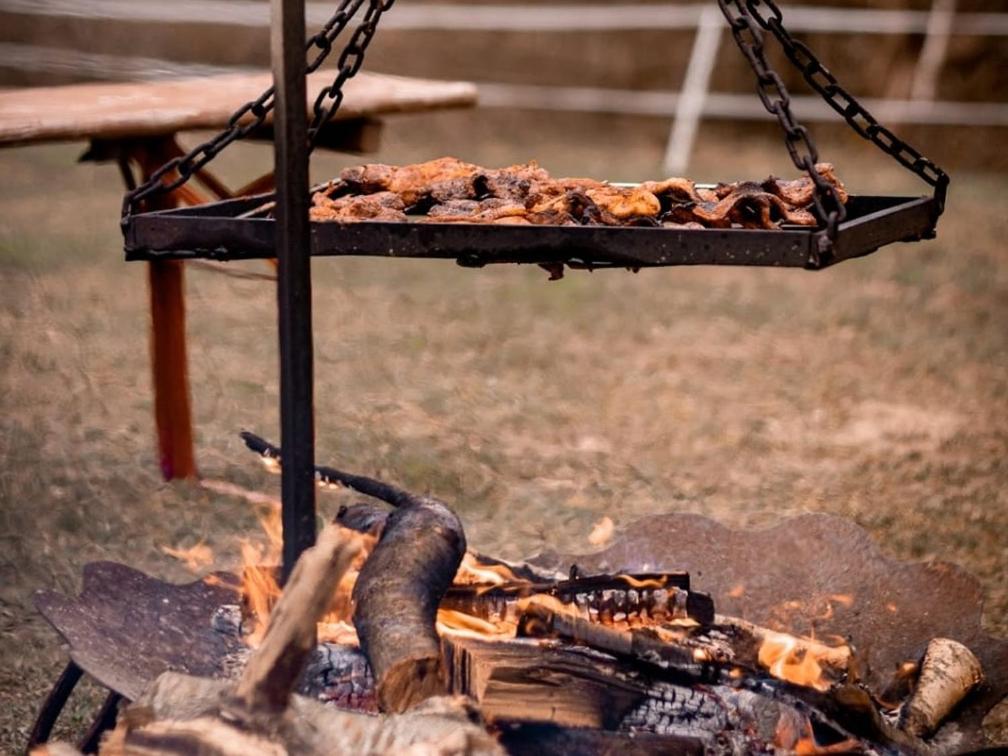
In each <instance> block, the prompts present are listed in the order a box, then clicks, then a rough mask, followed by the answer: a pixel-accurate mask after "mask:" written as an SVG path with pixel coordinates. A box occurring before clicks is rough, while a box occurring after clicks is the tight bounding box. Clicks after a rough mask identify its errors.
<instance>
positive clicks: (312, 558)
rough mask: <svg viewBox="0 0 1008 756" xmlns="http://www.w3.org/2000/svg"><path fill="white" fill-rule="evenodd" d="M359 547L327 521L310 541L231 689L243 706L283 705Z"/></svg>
mask: <svg viewBox="0 0 1008 756" xmlns="http://www.w3.org/2000/svg"><path fill="white" fill-rule="evenodd" d="M359 550H360V544H359V541H358V538H357V536H356V535H351V534H350V531H347V530H343V529H342V528H339V527H336V526H335V525H329V526H327V527H325V528H324V529H323V530H322V532H321V533H320V534H319V536H318V540H317V541H316V544H315V546H314V547H312V548H310V549H308V550H307V551H305V552H304V553H303V554H302V555H301V557H300V559H298V561H297V564H295V565H294V571H293V572H292V573H291V576H290V579H289V580H288V581H287V585H286V586H285V587H284V591H283V593H282V594H281V596H280V599H279V601H277V603H276V606H275V607H274V608H273V611H272V613H271V614H270V619H269V626H268V628H267V630H266V635H265V636H264V637H263V641H262V645H261V646H260V647H259V648H258V649H256V651H255V653H254V654H253V655H252V658H251V659H250V660H249V663H248V666H247V667H246V668H245V671H244V672H243V674H242V677H241V680H240V681H239V683H238V687H237V689H236V691H235V693H236V696H237V699H238V700H239V701H240V702H241V704H242V706H243V707H244V708H245V709H247V710H249V711H263V712H266V713H277V712H280V711H283V710H284V709H285V708H286V707H287V699H288V698H289V697H290V693H291V691H292V690H293V688H294V684H295V683H296V682H297V679H298V676H299V675H300V674H301V672H302V670H303V669H304V666H305V663H306V662H307V660H308V657H309V656H310V655H311V653H312V651H313V650H314V649H315V645H316V633H315V625H316V623H317V622H318V620H319V618H320V617H322V615H323V614H324V613H325V611H326V609H327V608H328V606H329V603H330V602H331V601H332V596H333V593H334V592H335V590H336V586H337V584H338V583H339V581H340V579H341V578H342V577H343V575H344V573H345V572H346V571H347V569H349V567H350V565H351V563H352V562H353V560H354V557H356V556H357V553H358V551H359Z"/></svg>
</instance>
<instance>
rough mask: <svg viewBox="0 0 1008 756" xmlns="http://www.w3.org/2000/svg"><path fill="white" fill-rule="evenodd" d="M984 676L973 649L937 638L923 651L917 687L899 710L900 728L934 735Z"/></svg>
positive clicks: (946, 639)
mask: <svg viewBox="0 0 1008 756" xmlns="http://www.w3.org/2000/svg"><path fill="white" fill-rule="evenodd" d="M983 679H984V676H983V669H982V667H981V666H980V662H979V660H978V659H977V658H976V656H974V655H973V652H972V651H970V650H969V649H968V648H966V646H964V645H963V644H962V643H959V642H958V641H954V640H951V639H949V638H935V639H934V640H932V641H931V642H930V643H928V647H927V650H926V651H925V652H924V658H923V660H922V661H921V664H920V675H919V677H918V678H917V687H916V688H915V689H914V692H913V694H912V695H911V696H910V699H909V700H908V701H907V702H906V703H905V704H904V705H903V708H902V710H901V711H900V720H899V724H900V727H901V728H903V729H904V730H905V731H907V732H909V733H911V734H913V735H916V736H917V737H928V736H930V735H932V734H933V733H934V732H935V731H936V730H937V729H938V727H939V725H941V723H942V722H943V721H944V720H945V717H947V716H948V715H949V714H950V713H951V712H952V710H953V709H955V707H956V706H958V705H959V703H960V702H961V701H962V700H963V699H964V698H965V697H966V696H967V695H968V694H969V692H970V691H972V690H973V689H974V688H975V687H976V686H978V685H979V684H980V683H981V682H982V681H983Z"/></svg>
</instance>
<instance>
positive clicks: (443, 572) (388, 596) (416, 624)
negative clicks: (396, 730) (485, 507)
mask: <svg viewBox="0 0 1008 756" xmlns="http://www.w3.org/2000/svg"><path fill="white" fill-rule="evenodd" d="M465 548H466V544H465V535H464V534H463V531H462V523H461V522H459V520H458V518H457V517H456V516H455V513H454V512H452V511H451V510H450V509H449V508H448V507H447V506H446V505H445V504H443V503H442V502H440V501H438V500H436V499H432V498H429V497H416V498H415V499H414V500H413V501H412V502H411V503H410V504H408V505H406V506H404V507H402V508H400V509H397V510H396V511H395V512H393V513H392V514H391V515H390V516H389V518H388V521H387V523H386V525H385V528H384V529H383V530H382V535H381V538H380V539H379V541H378V544H377V545H376V546H375V548H374V551H372V552H371V556H370V557H368V560H367V562H365V563H364V566H363V567H362V568H361V571H360V575H359V576H358V578H357V583H356V585H355V586H354V591H353V598H354V602H355V603H356V610H355V612H354V626H355V627H356V628H357V635H358V636H359V637H360V641H361V648H362V649H363V650H364V653H365V654H366V655H367V657H368V661H369V662H370V664H371V670H372V672H373V673H374V677H375V681H376V690H377V694H378V704H379V706H380V707H381V709H382V710H383V711H392V712H402V711H405V710H406V709H408V708H410V707H411V706H413V705H415V704H417V703H419V702H420V701H423V700H424V699H426V698H429V697H431V696H436V695H443V694H444V693H445V692H447V688H446V686H445V681H444V669H443V665H442V662H441V646H440V641H439V639H438V635H437V630H436V629H435V620H436V617H437V609H438V604H439V603H440V602H441V597H442V596H444V594H445V592H446V591H447V590H448V587H449V586H450V585H451V583H452V580H453V579H454V577H455V572H456V570H457V569H458V566H459V564H460V563H461V561H462V556H463V555H464V554H465Z"/></svg>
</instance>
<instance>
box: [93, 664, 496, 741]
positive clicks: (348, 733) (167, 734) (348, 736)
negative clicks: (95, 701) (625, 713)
mask: <svg viewBox="0 0 1008 756" xmlns="http://www.w3.org/2000/svg"><path fill="white" fill-rule="evenodd" d="M232 696H233V691H232V688H231V685H230V684H229V683H228V682H227V681H224V680H209V679H206V678H200V677H191V676H188V675H181V674H178V673H175V672H166V673H164V674H163V675H161V676H160V677H159V678H158V679H157V680H156V681H155V682H154V684H153V685H152V686H151V687H150V688H149V689H148V690H147V691H146V692H145V693H144V695H143V696H141V698H140V699H138V700H137V702H136V703H135V704H133V705H132V706H130V707H129V708H128V709H126V711H125V712H124V714H123V715H122V716H121V717H120V722H119V723H118V725H117V727H116V729H115V730H114V731H113V732H112V733H110V734H109V735H108V736H106V739H105V741H104V742H103V743H102V748H101V754H102V756H153V754H159V755H161V756H173V755H175V754H177V755H178V756H182V755H183V754H185V756H189V754H193V753H209V754H214V756H232V755H233V756H276V755H277V754H283V755H284V756H286V755H287V754H297V755H298V756H357V754H372V755H373V756H378V755H379V754H389V755H390V756H391V755H392V754H400V753H418V754H424V756H428V755H429V756H442V755H443V756H449V755H450V756H462V755H463V754H466V755H471V756H503V751H502V750H501V748H500V746H499V745H498V744H497V742H496V740H495V739H494V738H493V737H492V736H490V735H489V734H488V733H487V732H486V730H485V729H484V728H483V727H482V726H481V725H479V724H478V723H476V722H474V721H473V720H474V719H475V717H474V715H473V712H472V711H471V710H470V709H469V707H468V705H467V704H466V703H465V701H464V700H463V699H460V698H434V699H430V700H429V701H426V702H424V703H423V704H421V705H419V706H417V707H415V708H414V709H412V710H410V711H409V712H407V713H405V714H396V715H389V716H380V717H375V716H367V715H364V714H356V713H352V712H346V711H340V710H339V709H337V708H335V707H333V706H328V705H326V704H323V703H321V702H319V701H314V700H312V699H310V698H306V697H304V696H301V695H298V694H294V695H292V696H291V697H290V701H289V705H288V708H287V709H286V710H285V711H284V712H282V713H281V714H278V715H276V716H274V717H271V718H265V717H260V718H259V719H257V720H256V721H255V722H254V726H255V727H254V729H248V727H247V726H246V724H247V723H245V722H234V721H233V720H231V719H229V718H228V716H229V713H228V710H225V711H224V712H222V711H221V702H222V701H227V700H229V699H230V698H231V697H232Z"/></svg>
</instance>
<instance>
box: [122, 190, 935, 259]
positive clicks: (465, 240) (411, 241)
mask: <svg viewBox="0 0 1008 756" xmlns="http://www.w3.org/2000/svg"><path fill="white" fill-rule="evenodd" d="M271 199H272V195H260V196H256V197H245V198H241V199H234V200H225V201H223V202H216V203H212V204H207V205H200V206H198V207H187V208H178V209H173V210H161V211H157V212H150V213H143V214H139V215H134V216H131V217H129V218H127V219H126V221H125V223H124V226H123V233H124V236H125V240H126V243H125V249H126V259H127V260H165V259H174V260H186V259H196V258H205V259H213V260H248V259H257V258H271V257H274V256H275V252H274V243H273V237H274V223H275V221H274V220H273V219H271V218H256V217H241V216H243V215H247V214H250V213H252V212H254V211H255V209H256V208H258V207H261V206H262V205H263V203H264V202H267V201H269V200H271ZM846 207H847V220H846V221H845V222H844V223H842V224H841V225H840V227H839V232H838V235H837V239H836V241H835V242H834V244H833V248H832V251H831V252H830V253H829V254H828V255H820V254H818V252H817V250H818V249H819V248H820V246H819V244H818V242H819V239H820V237H821V236H822V233H823V232H822V231H820V230H818V229H815V228H807V227H801V226H784V227H782V228H781V229H779V230H762V229H757V230H750V229H677V228H641V227H627V226H531V225H485V224H474V223H431V222H426V221H424V219H423V218H422V217H420V216H418V218H417V220H415V221H408V222H398V223H397V222H386V221H356V222H349V223H337V222H331V221H330V222H313V223H312V224H311V225H312V228H311V238H312V249H311V253H312V255H321V256H339V255H362V256H370V257H404V258H423V259H447V260H456V261H457V262H458V263H459V264H460V265H465V266H470V267H480V266H483V265H488V264H493V263H547V264H556V263H566V264H568V265H572V266H575V267H578V266H583V267H592V268H605V267H624V268H645V267H656V266H666V265H763V266H778V267H792V268H811V269H817V268H824V267H827V266H828V265H832V264H834V263H837V262H840V261H842V260H847V259H850V258H854V257H861V256H862V255H867V254H869V253H871V252H874V251H875V250H876V249H878V248H879V247H882V246H884V245H886V244H891V243H893V242H898V241H906V242H909V241H918V240H920V239H924V238H932V237H933V236H934V231H935V221H936V218H937V215H938V213H937V208H936V206H935V202H934V200H933V199H931V198H930V197H881V196H852V197H850V198H849V199H848V202H847V206H846Z"/></svg>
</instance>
